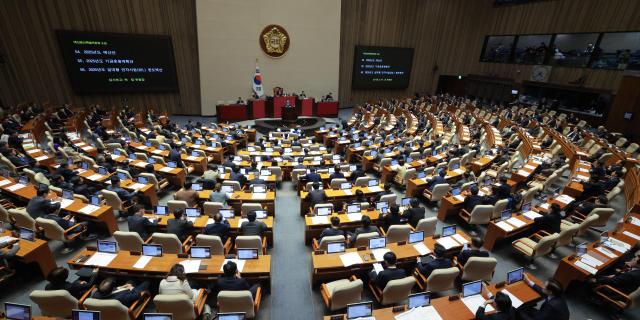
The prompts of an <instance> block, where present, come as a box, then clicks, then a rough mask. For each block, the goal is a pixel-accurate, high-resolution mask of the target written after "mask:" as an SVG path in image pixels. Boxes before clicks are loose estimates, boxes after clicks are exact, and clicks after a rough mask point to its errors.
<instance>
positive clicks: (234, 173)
mask: <svg viewBox="0 0 640 320" xmlns="http://www.w3.org/2000/svg"><path fill="white" fill-rule="evenodd" d="M229 180H231V181H238V183H240V186H244V185H245V184H246V183H247V177H245V175H244V174H242V172H240V167H238V166H237V165H235V164H234V165H233V167H232V168H231V175H230V176H229Z"/></svg>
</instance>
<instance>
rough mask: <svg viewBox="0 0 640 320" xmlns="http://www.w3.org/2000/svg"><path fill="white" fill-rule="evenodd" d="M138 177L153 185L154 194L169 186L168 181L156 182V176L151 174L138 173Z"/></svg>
mask: <svg viewBox="0 0 640 320" xmlns="http://www.w3.org/2000/svg"><path fill="white" fill-rule="evenodd" d="M140 176H141V177H145V178H147V180H148V181H149V182H150V183H151V184H152V185H153V187H154V189H155V190H156V192H159V191H161V190H164V189H166V188H167V187H168V186H169V181H167V179H162V180H161V181H158V178H156V175H155V174H153V173H147V172H142V173H140Z"/></svg>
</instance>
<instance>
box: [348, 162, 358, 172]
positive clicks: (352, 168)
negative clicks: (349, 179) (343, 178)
mask: <svg viewBox="0 0 640 320" xmlns="http://www.w3.org/2000/svg"><path fill="white" fill-rule="evenodd" d="M356 170H358V167H357V166H356V165H355V164H352V165H350V166H349V171H351V172H354V171H356Z"/></svg>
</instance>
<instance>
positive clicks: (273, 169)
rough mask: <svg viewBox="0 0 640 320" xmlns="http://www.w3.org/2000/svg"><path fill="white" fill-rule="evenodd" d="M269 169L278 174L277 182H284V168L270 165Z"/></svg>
mask: <svg viewBox="0 0 640 320" xmlns="http://www.w3.org/2000/svg"><path fill="white" fill-rule="evenodd" d="M267 169H269V171H271V174H274V175H275V176H276V183H281V182H282V168H280V167H268V168H267Z"/></svg>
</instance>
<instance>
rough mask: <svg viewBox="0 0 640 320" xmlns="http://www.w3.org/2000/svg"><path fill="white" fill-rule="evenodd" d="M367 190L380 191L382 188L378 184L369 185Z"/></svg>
mask: <svg viewBox="0 0 640 320" xmlns="http://www.w3.org/2000/svg"><path fill="white" fill-rule="evenodd" d="M369 191H371V192H382V188H380V186H375V187H369Z"/></svg>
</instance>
